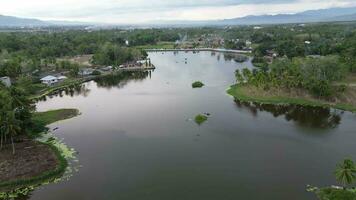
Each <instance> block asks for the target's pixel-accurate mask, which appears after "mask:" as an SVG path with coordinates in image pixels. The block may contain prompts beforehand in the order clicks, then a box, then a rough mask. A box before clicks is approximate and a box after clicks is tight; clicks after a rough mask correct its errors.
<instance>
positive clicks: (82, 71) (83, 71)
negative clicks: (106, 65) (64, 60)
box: [78, 68, 94, 76]
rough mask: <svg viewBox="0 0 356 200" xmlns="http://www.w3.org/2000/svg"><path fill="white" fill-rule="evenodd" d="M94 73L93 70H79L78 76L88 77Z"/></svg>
mask: <svg viewBox="0 0 356 200" xmlns="http://www.w3.org/2000/svg"><path fill="white" fill-rule="evenodd" d="M93 72H94V69H90V68H82V69H80V70H79V73H78V74H79V75H81V76H89V75H91V74H92V73H93Z"/></svg>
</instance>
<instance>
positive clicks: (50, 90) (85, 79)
mask: <svg viewBox="0 0 356 200" xmlns="http://www.w3.org/2000/svg"><path fill="white" fill-rule="evenodd" d="M154 69H156V67H154V66H152V67H147V68H137V67H132V68H120V69H118V70H116V71H112V72H108V73H103V74H101V75H89V76H86V77H82V78H78V79H77V80H73V81H71V82H68V83H65V84H62V85H58V86H54V87H50V88H47V89H45V90H44V91H42V92H40V93H39V94H37V95H33V96H31V97H30V100H34V101H38V100H40V99H41V98H44V97H45V96H48V95H51V94H53V93H56V92H58V91H62V90H64V89H66V88H68V87H75V86H78V85H81V84H83V83H86V82H90V81H92V80H95V79H96V78H100V77H105V76H108V75H111V74H115V73H122V72H130V71H149V70H154Z"/></svg>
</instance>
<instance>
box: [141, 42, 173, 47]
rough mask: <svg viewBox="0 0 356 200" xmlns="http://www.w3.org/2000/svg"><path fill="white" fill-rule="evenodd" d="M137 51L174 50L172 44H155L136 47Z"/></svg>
mask: <svg viewBox="0 0 356 200" xmlns="http://www.w3.org/2000/svg"><path fill="white" fill-rule="evenodd" d="M136 48H139V49H174V42H158V43H157V44H148V45H141V46H136Z"/></svg>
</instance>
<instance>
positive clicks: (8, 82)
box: [0, 76, 11, 87]
mask: <svg viewBox="0 0 356 200" xmlns="http://www.w3.org/2000/svg"><path fill="white" fill-rule="evenodd" d="M0 81H1V82H2V83H3V84H4V85H5V86H6V87H10V86H11V79H10V77H8V76H4V77H1V78H0Z"/></svg>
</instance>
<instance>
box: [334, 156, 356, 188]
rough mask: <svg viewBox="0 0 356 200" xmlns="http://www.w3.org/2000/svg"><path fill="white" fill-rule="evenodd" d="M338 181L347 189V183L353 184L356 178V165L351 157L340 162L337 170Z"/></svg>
mask: <svg viewBox="0 0 356 200" xmlns="http://www.w3.org/2000/svg"><path fill="white" fill-rule="evenodd" d="M335 176H336V179H337V181H339V182H340V183H341V184H342V185H343V186H344V189H346V186H347V185H350V184H352V183H353V182H354V181H355V179H356V166H355V164H354V162H353V161H352V160H350V159H345V160H344V162H343V163H342V164H339V165H338V166H337V168H336V171H335Z"/></svg>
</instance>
